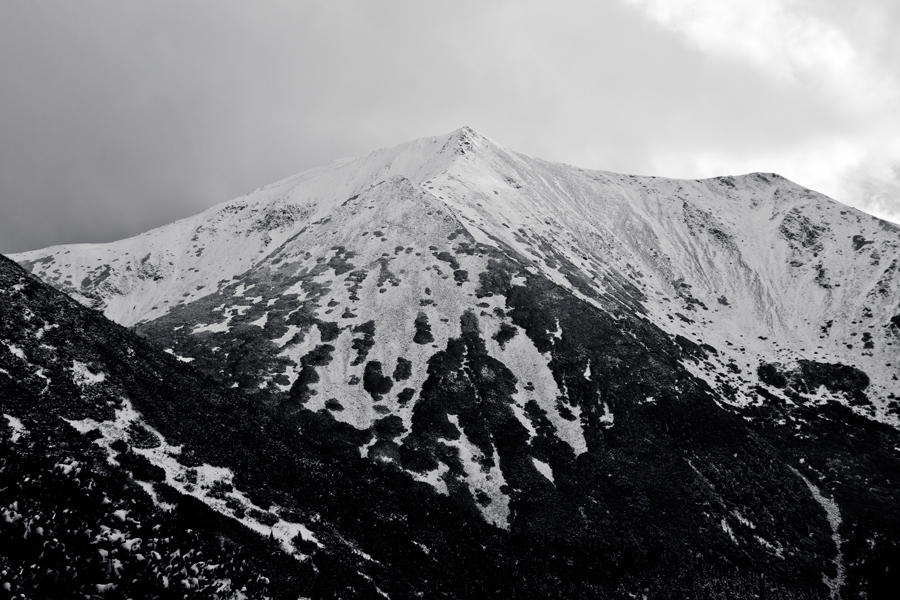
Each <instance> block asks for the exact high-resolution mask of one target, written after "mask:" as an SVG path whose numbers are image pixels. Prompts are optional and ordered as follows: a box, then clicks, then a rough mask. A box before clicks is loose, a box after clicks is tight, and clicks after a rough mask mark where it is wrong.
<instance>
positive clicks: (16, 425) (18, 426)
mask: <svg viewBox="0 0 900 600" xmlns="http://www.w3.org/2000/svg"><path fill="white" fill-rule="evenodd" d="M3 416H4V417H6V420H7V421H8V422H9V427H10V429H12V434H11V435H10V436H9V441H11V442H12V443H13V444H15V443H16V442H18V441H19V440H20V439H22V436H23V435H26V434H27V433H28V430H27V429H25V425H23V424H22V421H21V420H19V419H17V418H16V417H14V416H12V415H7V414H6V413H4V414H3Z"/></svg>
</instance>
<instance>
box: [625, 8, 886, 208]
mask: <svg viewBox="0 0 900 600" xmlns="http://www.w3.org/2000/svg"><path fill="white" fill-rule="evenodd" d="M625 3H626V4H627V5H630V6H633V7H635V8H637V9H638V10H639V11H641V12H642V13H643V14H644V15H645V16H647V17H648V18H649V19H651V20H652V21H654V22H656V23H657V24H659V25H660V26H662V27H663V28H665V29H667V30H669V31H670V32H672V33H674V34H676V35H677V36H679V37H680V38H681V39H682V40H683V41H684V42H685V43H686V44H687V45H689V46H692V47H694V48H696V49H698V50H700V51H701V52H703V53H704V54H705V55H707V56H709V57H710V58H712V59H719V60H722V59H724V60H732V61H736V62H738V63H743V64H744V65H747V66H750V67H751V68H753V69H754V70H756V71H758V72H760V73H762V74H764V75H765V76H767V77H769V78H771V79H772V80H774V81H776V82H777V83H778V84H779V85H783V86H795V87H798V88H800V89H805V90H806V91H807V93H809V92H814V93H817V94H824V95H827V96H828V97H829V98H830V103H831V104H832V105H833V106H835V107H836V108H837V109H838V110H839V111H840V113H841V114H842V115H843V116H844V118H845V123H844V124H841V125H840V126H837V125H836V126H835V128H834V130H833V131H824V132H821V133H820V134H818V135H816V136H815V137H812V138H808V139H804V140H797V143H795V144H791V145H789V146H788V147H784V146H782V147H781V148H777V149H774V150H773V151H771V152H769V153H767V154H765V155H761V154H759V153H758V151H757V153H756V155H754V156H745V155H741V154H740V153H739V152H734V151H733V150H732V151H731V152H729V151H723V150H722V149H721V148H710V149H709V150H708V151H704V152H699V153H696V154H694V155H693V156H689V157H687V158H685V157H684V156H680V157H676V156H658V157H657V160H656V162H657V164H658V165H659V166H660V167H661V168H663V169H666V168H667V167H669V168H671V167H675V168H678V167H681V168H685V167H688V168H691V167H692V168H693V170H695V171H698V170H699V171H700V172H703V173H704V174H707V175H714V174H719V173H722V172H730V171H735V170H741V169H740V167H741V166H742V165H746V164H758V165H762V164H769V165H773V170H777V171H778V172H780V173H782V174H784V175H785V176H787V177H790V178H792V179H795V180H797V181H799V182H802V183H804V184H805V185H808V186H810V187H813V188H816V189H818V190H820V191H822V192H825V193H826V194H829V195H831V196H833V197H835V198H837V199H839V200H842V201H844V202H847V203H850V204H854V205H856V206H859V207H860V208H862V209H864V210H867V211H869V212H873V213H875V214H877V215H878V216H881V217H882V218H888V219H890V220H893V221H900V119H898V117H897V115H898V113H900V111H898V107H900V103H898V99H900V83H898V80H897V76H896V75H895V68H893V67H892V66H891V65H890V64H888V65H885V64H881V63H880V62H879V57H878V56H877V55H876V54H874V53H872V52H871V51H870V48H863V47H861V46H860V45H859V44H855V43H854V39H853V37H852V36H851V32H850V31H849V30H845V29H842V28H841V27H839V26H838V25H837V24H836V23H835V22H833V21H829V20H827V19H825V18H824V16H822V15H821V14H819V13H817V12H815V11H816V10H823V7H824V6H825V5H824V4H823V3H821V2H819V3H812V2H803V1H799V0H625ZM846 123H850V124H852V126H850V127H848V126H846ZM685 161H688V162H692V163H693V164H692V165H690V166H688V165H685V164H684V163H685ZM679 163H680V164H679Z"/></svg>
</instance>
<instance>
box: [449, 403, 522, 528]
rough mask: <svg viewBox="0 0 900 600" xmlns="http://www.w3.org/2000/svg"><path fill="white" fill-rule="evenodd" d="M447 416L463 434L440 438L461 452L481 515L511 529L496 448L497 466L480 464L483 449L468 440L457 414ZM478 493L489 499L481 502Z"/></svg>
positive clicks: (507, 498) (494, 457) (468, 481)
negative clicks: (450, 437) (451, 438)
mask: <svg viewBox="0 0 900 600" xmlns="http://www.w3.org/2000/svg"><path fill="white" fill-rule="evenodd" d="M447 418H448V419H449V421H450V422H451V423H453V425H454V426H455V427H456V428H457V429H458V430H459V433H460V436H459V439H456V440H448V439H441V443H442V444H445V445H447V446H452V447H454V448H456V449H457V450H458V451H459V458H460V461H461V462H462V464H463V468H464V469H465V471H466V483H467V484H468V486H469V490H470V491H471V492H472V495H473V496H474V497H475V500H476V504H477V505H478V507H479V509H480V510H481V514H482V516H484V519H485V520H486V521H487V522H488V523H492V524H493V525H496V526H497V527H502V528H503V529H508V528H509V514H510V513H509V497H508V496H507V495H506V494H504V493H503V492H502V491H500V490H501V488H503V487H504V486H505V485H506V481H505V480H504V478H503V471H501V470H500V457H499V456H498V455H497V449H496V448H494V456H493V462H494V466H492V467H490V468H487V467H485V466H481V461H480V460H479V459H481V458H482V454H481V452H480V451H479V450H478V448H477V447H476V446H475V445H474V444H472V442H470V441H469V439H468V438H467V437H466V434H465V432H464V431H463V429H462V427H461V426H460V425H459V418H458V417H457V416H456V415H447ZM479 492H480V493H481V494H484V495H485V496H486V497H487V499H489V500H490V502H487V503H486V504H485V503H482V502H479V496H480V494H479Z"/></svg>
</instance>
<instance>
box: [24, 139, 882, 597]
mask: <svg viewBox="0 0 900 600" xmlns="http://www.w3.org/2000/svg"><path fill="white" fill-rule="evenodd" d="M898 244H900V234H898V231H897V229H896V228H894V227H893V226H890V225H888V224H886V223H884V222H882V221H878V220H877V219H874V218H872V217H868V216H866V215H863V214H862V213H859V212H858V211H854V210H853V209H849V208H847V207H844V206H842V205H839V204H838V203H835V202H833V201H831V200H829V199H827V198H825V197H823V196H821V195H818V194H815V193H813V192H810V191H809V190H805V189H804V188H801V187H799V186H797V185H795V184H792V183H791V182H788V181H786V180H784V179H783V178H780V177H777V176H774V175H761V174H754V175H748V176H744V177H735V178H719V179H714V180H706V181H682V180H668V179H661V178H647V177H644V178H638V177H632V176H623V175H616V174H612V173H604V172H591V171H585V170H582V169H577V168H574V167H569V166H565V165H556V164H552V163H547V162H544V161H541V160H538V159H534V158H532V157H528V156H525V155H522V154H519V153H516V152H513V151H510V150H507V149H505V148H502V147H500V146H499V145H497V144H495V143H493V142H491V141H490V140H488V139H486V138H484V137H482V136H480V135H478V134H477V133H475V132H473V131H471V130H469V129H466V128H463V129H461V130H458V131H456V132H453V133H451V134H449V135H446V136H440V137H437V138H426V139H423V140H418V141H415V142H411V143H409V144H405V145H402V146H398V147H397V148H393V149H389V150H382V151H379V152H376V153H373V154H372V155H370V156H368V157H364V158H360V159H347V160H342V161H336V162H334V163H332V164H330V165H327V166H326V167H322V168H320V169H314V170H312V171H308V172H306V173H302V174H300V175H298V176H296V177H294V178H291V179H288V180H285V181H283V182H279V183H278V184H274V185H272V186H268V187H266V188H263V189H262V190H258V191H256V192H254V193H252V194H250V195H248V196H246V197H244V198H239V199H237V200H235V201H232V202H229V203H226V204H224V205H221V206H219V207H214V208H212V209H210V210H209V211H207V212H205V213H203V214H201V215H198V216H196V217H193V218H191V219H188V220H185V221H181V222H179V223H175V224H173V225H170V226H167V227H163V228H160V229H158V230H154V231H151V232H148V233H147V234H143V235H142V236H137V237H136V238H132V239H130V240H123V241H121V242H116V243H113V244H106V245H97V246H69V247H59V248H53V249H48V250H45V251H38V252H33V253H28V254H26V255H20V256H17V257H15V258H16V259H17V260H19V261H20V262H21V263H22V264H23V265H25V266H27V267H28V268H30V269H31V270H32V271H33V272H34V273H35V274H37V275H40V276H41V277H42V278H44V279H45V280H47V281H49V282H50V283H53V284H54V285H56V286H57V287H59V288H60V289H63V290H66V291H68V292H71V293H73V295H75V297H77V298H79V299H80V300H82V301H83V302H85V303H88V304H90V305H92V306H95V307H97V308H100V309H103V310H104V311H105V313H106V314H107V315H109V316H110V317H112V318H114V319H116V320H118V321H119V322H121V323H123V324H128V325H133V326H134V327H135V329H136V330H137V331H138V332H140V333H141V334H142V335H145V336H146V337H148V338H149V339H151V340H153V342H154V343H155V344H157V345H159V346H160V347H161V348H163V349H166V351H168V352H170V353H171V354H173V355H174V356H175V358H176V359H178V360H180V361H182V362H186V363H190V366H192V367H196V368H197V369H199V370H200V371H202V372H203V373H205V374H207V375H208V376H209V377H211V378H213V379H215V380H218V381H219V382H220V383H222V384H223V385H225V386H228V387H233V388H237V389H238V390H239V391H241V392H243V393H244V394H245V397H249V398H252V400H251V404H254V405H258V406H262V407H271V409H272V410H275V411H276V412H277V414H278V415H279V416H278V419H279V420H283V421H284V422H289V423H301V424H302V425H301V428H302V432H301V437H302V439H303V440H304V443H305V444H313V445H315V446H316V447H317V448H320V449H321V450H323V451H326V452H329V453H335V454H336V455H338V456H340V457H342V458H341V459H342V460H351V457H360V456H361V457H363V458H364V459H366V460H363V462H362V464H367V465H372V466H373V468H377V469H379V470H383V472H385V473H390V474H393V475H394V476H396V477H397V478H398V479H397V481H414V480H419V481H423V482H425V483H427V484H428V485H429V486H430V487H431V489H432V490H433V491H434V492H435V494H434V496H435V497H436V498H443V497H447V498H448V499H449V500H450V501H451V503H452V504H453V505H454V506H457V507H460V508H461V509H462V510H464V511H469V512H470V513H472V514H474V515H480V516H481V518H483V519H484V521H485V522H487V523H491V524H493V525H495V526H497V527H498V528H500V529H501V530H504V529H505V530H507V531H509V532H510V534H512V535H514V536H518V535H521V536H526V537H527V538H529V539H536V540H541V543H550V544H558V545H559V546H560V547H561V548H564V550H562V553H563V554H565V555H569V552H570V551H572V552H573V555H575V556H577V555H578V554H579V553H584V552H585V551H587V554H586V555H587V556H599V555H603V556H619V558H617V559H615V560H614V562H615V563H616V568H617V569H624V570H626V571H628V570H629V569H631V568H637V569H638V570H640V569H643V568H645V567H646V568H648V569H650V570H651V571H653V572H659V571H658V570H659V569H661V568H663V567H661V565H669V566H667V567H665V568H667V569H668V568H676V570H677V569H681V568H686V567H684V565H683V563H682V562H680V561H681V560H682V558H675V557H684V556H686V555H692V553H700V555H702V556H704V557H705V558H704V560H709V561H710V562H711V564H715V565H719V567H721V568H727V567H725V566H723V565H745V568H744V570H743V571H742V572H743V573H764V574H766V576H767V577H774V578H775V580H777V581H782V582H784V581H789V582H792V583H791V585H797V586H800V588H802V589H805V590H807V591H809V592H810V593H813V594H823V593H827V592H828V591H829V590H831V591H833V592H834V593H838V592H841V591H842V590H843V591H844V592H845V593H846V592H857V591H860V590H861V589H862V588H863V586H865V585H869V586H870V589H869V594H870V596H869V597H873V596H872V594H873V592H872V591H871V590H872V589H875V584H874V583H872V582H875V581H883V580H884V579H885V578H888V579H890V577H893V575H888V571H887V570H884V568H883V567H884V566H885V565H887V564H889V563H890V560H891V557H895V556H896V553H897V543H898V541H900V526H898V522H897V519H896V518H895V517H892V516H889V515H891V514H892V508H891V507H892V506H894V505H895V504H894V503H895V502H896V501H897V500H898V499H900V498H898V489H897V486H898V484H897V482H898V481H900V478H898V477H897V470H898V455H897V451H896V450H895V449H894V448H896V447H900V441H898V436H897V431H896V429H895V428H894V427H893V426H896V425H897V420H896V413H897V406H898V405H897V402H896V400H897V399H896V398H895V397H894V391H895V390H896V377H897V375H896V373H897V368H896V365H895V364H894V363H893V360H894V359H893V357H892V350H893V344H895V343H900V339H898V338H900V324H898V321H897V316H896V313H897V312H898V311H897V307H896V298H897V291H898V290H897V286H898V279H897V273H896V263H897V259H898V257H900V252H898ZM267 410H268V408H267ZM886 424H890V425H891V426H888V425H886ZM354 460H355V458H354ZM379 472H381V471H379ZM834 515H840V518H839V519H836V518H834ZM835 540H837V541H835ZM869 540H871V542H870V541H869ZM573 548H575V549H578V552H574V551H573V550H572V549H573ZM626 548H627V549H629V550H627V551H625V555H627V556H630V558H628V559H627V560H626V559H624V558H622V556H623V554H622V553H623V549H626ZM587 549H590V550H589V551H588V550H587ZM623 561H624V563H629V564H628V566H627V568H626V566H623ZM632 562H633V564H631V563H632ZM576 563H577V566H576V567H575V568H576V570H577V571H578V573H579V576H578V579H579V581H586V580H587V579H589V578H587V579H586V577H587V576H586V575H585V573H586V572H590V571H591V570H592V569H597V568H599V567H598V566H597V563H596V561H594V560H590V559H585V562H577V561H576ZM673 564H677V565H678V566H677V567H671V565H673ZM694 568H696V565H695V566H692V567H690V569H694ZM717 568H718V567H717ZM690 569H689V570H690ZM654 570H655V571H654ZM823 581H824V583H823ZM826 584H827V586H826Z"/></svg>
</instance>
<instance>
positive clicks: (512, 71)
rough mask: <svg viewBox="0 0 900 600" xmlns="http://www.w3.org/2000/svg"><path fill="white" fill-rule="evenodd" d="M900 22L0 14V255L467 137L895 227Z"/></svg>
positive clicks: (626, 2)
mask: <svg viewBox="0 0 900 600" xmlns="http://www.w3.org/2000/svg"><path fill="white" fill-rule="evenodd" d="M898 30H900V2H896V0H855V1H854V2H847V1H846V0H605V1H603V2H596V1H592V0H588V1H566V0H554V1H550V0H509V1H506V0H478V1H475V0H455V1H454V2H446V1H441V2H438V1H431V0H378V1H377V2H376V1H372V0H323V1H312V0H310V1H305V2H297V1H283V2H280V1H275V0H267V1H264V2H260V1H253V2H250V1H246V2H236V1H232V0H191V1H189V2H185V1H184V0H153V1H152V2H150V1H141V0H134V1H129V2H121V1H120V0H103V1H99V0H80V1H79V2H64V1H61V0H56V1H52V2H48V1H45V0H29V1H27V2H25V1H18V0H17V1H10V2H3V3H0V252H2V253H14V252H22V251H26V250H32V249H37V248H42V247H46V246H50V245H55V244H63V243H76V242H104V241H112V240H115V239H121V238H124V237H128V236H131V235H135V234H137V233H140V232H142V231H146V230H148V229H151V228H153V227H157V226H159V225H163V224H166V223H169V222H172V221H174V220H177V219H180V218H183V217H186V216H190V215H192V214H195V213H197V212H200V211H202V210H204V209H206V208H208V207H209V206H212V205H214V204H218V203H220V202H224V201H226V200H229V199H231V198H234V197H237V196H239V195H242V194H245V193H247V192H249V191H251V190H253V189H256V188H258V187H261V186H263V185H266V184H268V183H271V182H273V181H276V180H279V179H282V178H284V177H287V176H290V175H292V174H294V173H298V172H300V171H303V170H305V169H308V168H311V167H314V166H317V165H321V164H324V163H326V162H328V161H330V160H332V159H335V158H341V157H346V156H360V155H365V154H368V153H369V152H371V151H373V150H375V149H378V148H382V147H387V146H394V145H397V144H400V143H403V142H405V141H409V140H412V139H415V138H419V137H424V136H431V135H438V134H442V133H447V132H449V131H452V130H454V129H457V128H459V127H461V126H463V125H468V126H470V127H472V128H473V129H475V130H476V131H478V132H480V133H481V134H483V135H486V136H488V137H490V138H492V139H493V140H495V141H496V142H498V143H500V144H501V145H504V146H507V147H509V148H512V149H515V150H518V151H521V152H525V153H528V154H531V155H533V156H537V157H540V158H544V159H547V160H552V161H559V162H565V163H569V164H572V165H577V166H579V167H583V168H588V169H600V170H609V171H617V172H624V173H631V174H645V175H659V176H668V177H687V178H699V177H711V176H717V175H726V174H741V173H748V172H753V171H763V172H776V173H779V174H781V175H783V176H785V177H787V178H789V179H791V180H793V181H796V182H798V183H800V184H802V185H804V186H807V187H809V188H812V189H815V190H817V191H820V192H823V193H825V194H827V195H829V196H831V197H832V198H835V199H836V200H839V201H841V202H844V203H846V204H850V205H853V206H856V207H858V208H860V209H862V210H865V211H867V212H869V213H871V214H874V215H876V216H879V217H881V218H886V219H889V220H892V221H894V222H900V36H897V35H895V33H896V31H898Z"/></svg>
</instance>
